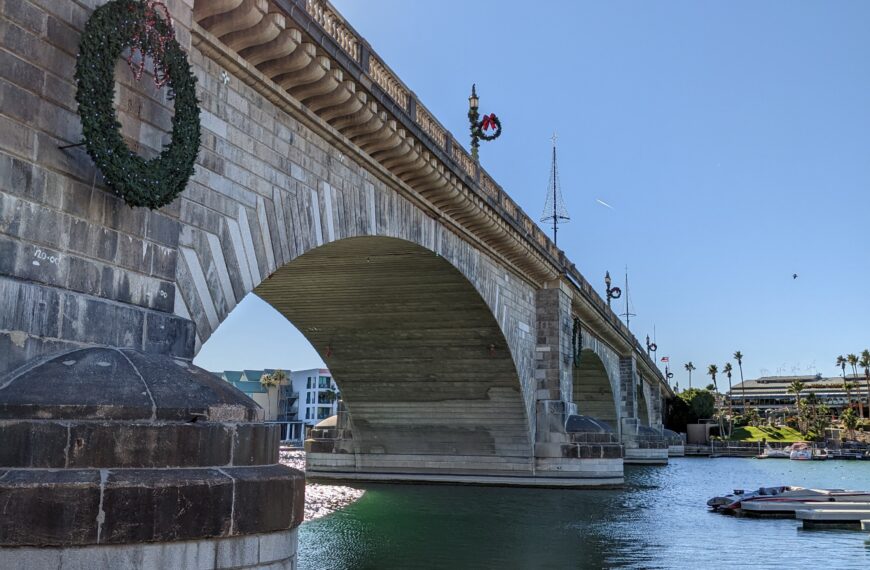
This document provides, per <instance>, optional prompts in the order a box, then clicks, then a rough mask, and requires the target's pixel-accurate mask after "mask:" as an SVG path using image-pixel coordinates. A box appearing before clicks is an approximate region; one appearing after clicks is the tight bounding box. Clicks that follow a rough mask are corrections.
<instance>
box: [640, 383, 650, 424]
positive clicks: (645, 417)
mask: <svg viewBox="0 0 870 570" xmlns="http://www.w3.org/2000/svg"><path fill="white" fill-rule="evenodd" d="M644 384H645V383H644V381H643V380H642V379H641V380H640V382H638V385H637V418H638V420H639V421H640V425H643V426H649V425H650V421H649V404H648V402H647V399H646V391H645V390H644Z"/></svg>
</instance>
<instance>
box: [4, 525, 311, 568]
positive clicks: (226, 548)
mask: <svg viewBox="0 0 870 570" xmlns="http://www.w3.org/2000/svg"><path fill="white" fill-rule="evenodd" d="M297 533H298V529H296V528H294V529H291V530H285V531H281V532H272V533H266V534H252V535H247V536H240V537H235V538H221V539H214V540H193V541H183V542H163V543H142V544H121V545H108V546H85V547H78V548H33V547H18V548H2V549H0V565H2V567H3V568H9V569H13V568H22V569H23V568H32V569H39V570H61V569H63V568H88V569H89V570H115V569H118V568H124V569H128V570H168V569H178V570H181V569H186V568H208V569H210V570H296V549H297Z"/></svg>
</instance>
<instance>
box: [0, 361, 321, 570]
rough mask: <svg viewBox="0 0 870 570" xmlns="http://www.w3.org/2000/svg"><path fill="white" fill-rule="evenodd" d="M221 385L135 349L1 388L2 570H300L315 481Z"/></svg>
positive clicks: (37, 367) (45, 369)
mask: <svg viewBox="0 0 870 570" xmlns="http://www.w3.org/2000/svg"><path fill="white" fill-rule="evenodd" d="M261 416H262V410H261V409H260V408H259V407H258V406H257V405H256V404H255V403H254V402H253V401H252V400H250V399H249V398H247V397H246V396H244V395H243V394H242V393H241V392H239V391H237V390H235V389H234V388H232V387H231V386H230V385H229V384H226V383H225V382H223V381H221V380H220V379H218V378H216V377H215V376H214V375H213V374H211V373H209V372H207V371H205V370H202V369H200V368H197V367H195V366H192V365H190V364H189V363H188V362H186V361H184V360H180V359H174V358H170V357H166V356H155V355H149V354H144V353H141V352H137V351H134V350H122V349H114V348H87V349H79V350H72V351H67V352H63V353H61V354H59V355H57V356H54V357H49V358H47V359H44V360H39V361H37V362H35V363H34V364H32V365H30V366H29V367H26V368H23V369H19V370H18V371H15V372H13V373H12V374H10V375H7V376H5V377H0V441H2V442H3V444H2V446H0V505H3V507H2V509H0V568H4V569H5V568H10V569H11V568H40V569H60V568H88V569H90V570H110V569H116V568H127V569H133V570H147V569H158V568H159V569H164V568H200V569H208V570H214V569H229V568H238V569H242V568H244V569H247V568H270V569H271V568H274V569H279V568H280V569H292V568H295V564H296V558H295V553H296V528H297V527H298V526H299V524H300V523H301V522H302V515H303V508H304V502H305V501H304V491H305V480H304V477H303V475H302V473H301V472H299V471H297V470H293V469H290V468H289V467H286V466H283V465H280V464H278V436H279V433H278V431H277V429H276V426H271V425H265V424H263V423H262V421H261Z"/></svg>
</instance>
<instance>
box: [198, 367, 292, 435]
mask: <svg viewBox="0 0 870 570" xmlns="http://www.w3.org/2000/svg"><path fill="white" fill-rule="evenodd" d="M275 370H276V369H275V368H266V369H264V370H224V371H223V372H215V373H214V374H215V375H216V376H218V377H219V378H221V379H222V380H224V381H226V382H229V383H230V384H232V385H233V386H235V387H236V388H238V389H239V390H241V391H242V392H244V393H245V395H246V396H248V397H249V398H251V399H252V400H254V402H256V403H257V404H259V406H260V407H261V408H263V412H264V419H265V421H267V422H277V423H280V424H281V440H282V441H302V439H303V436H304V435H305V430H304V427H303V422H301V421H300V418H299V412H298V410H299V406H298V403H299V392H298V391H297V390H296V389H295V388H294V386H293V384H292V382H290V371H288V370H285V371H284V372H285V373H286V374H287V382H285V383H284V384H283V385H281V386H270V387H266V386H263V384H262V383H261V380H262V379H263V375H264V374H272V373H273V372H275Z"/></svg>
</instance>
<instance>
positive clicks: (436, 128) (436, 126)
mask: <svg viewBox="0 0 870 570" xmlns="http://www.w3.org/2000/svg"><path fill="white" fill-rule="evenodd" d="M417 124H418V125H420V128H421V129H423V132H424V133H426V134H427V135H429V138H431V139H432V141H433V142H434V143H435V144H437V145H438V148H446V146H447V129H445V128H444V127H442V126H441V124H440V123H439V122H438V121H437V120H435V117H433V116H432V114H431V113H430V112H429V111H428V109H426V107H424V106H423V105H419V104H418V105H417Z"/></svg>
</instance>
